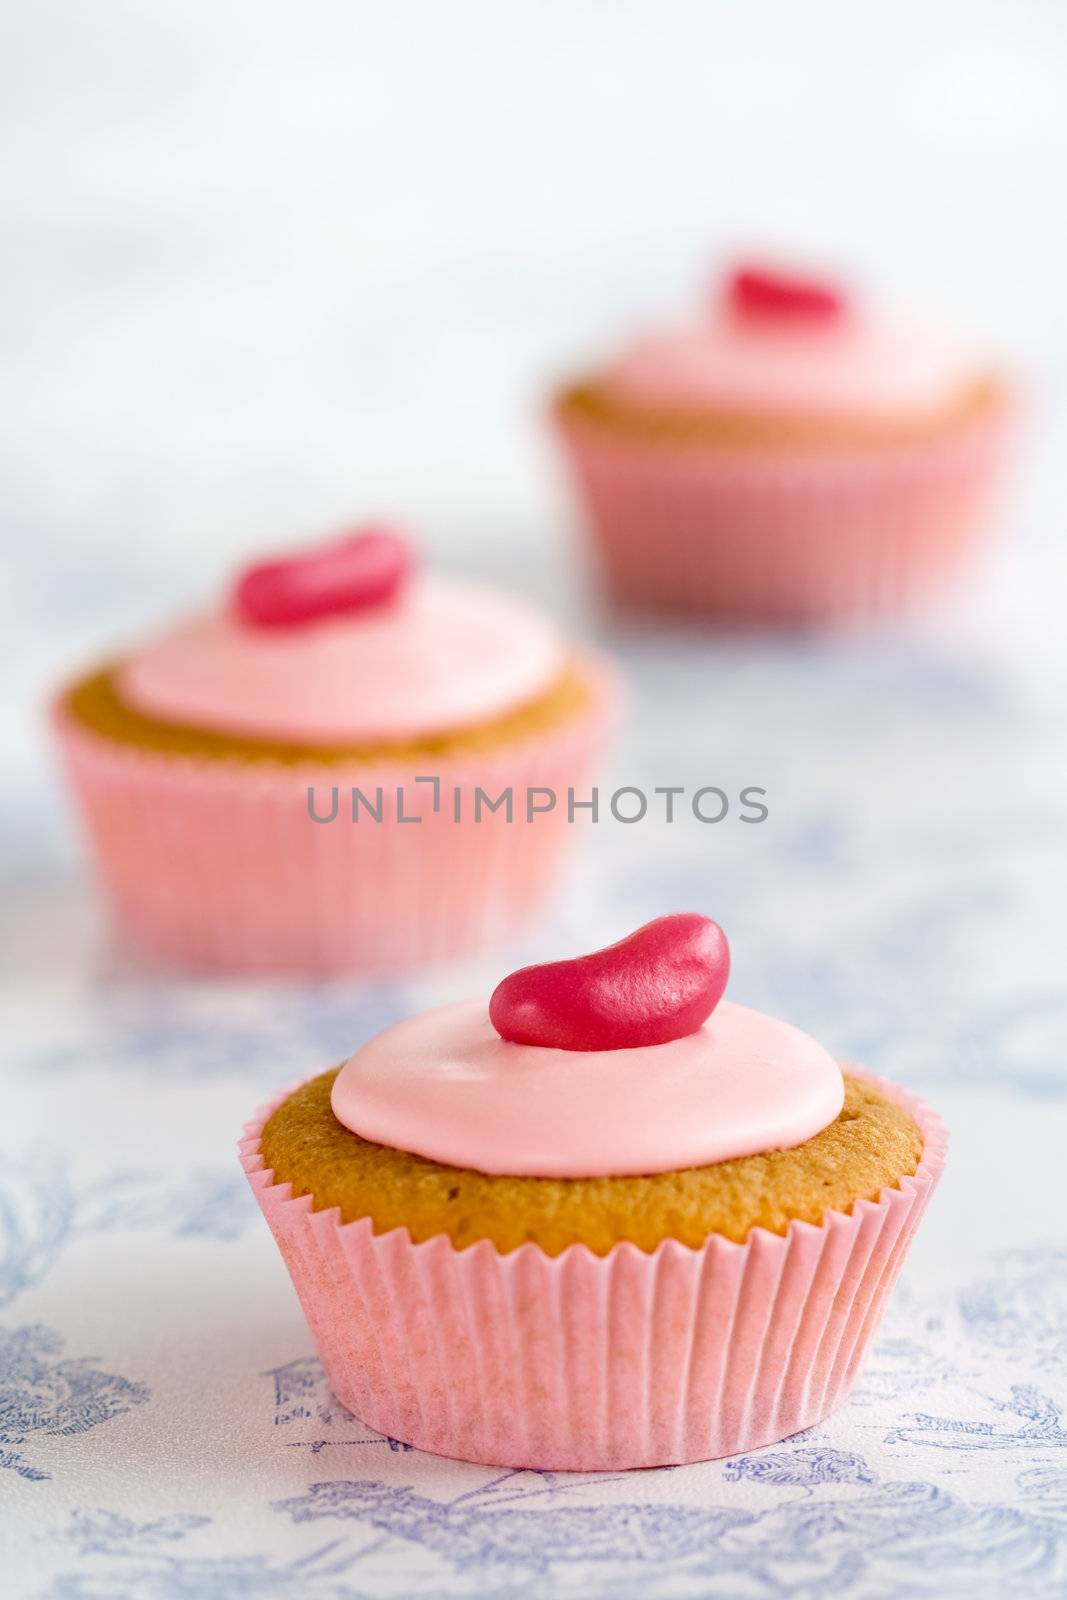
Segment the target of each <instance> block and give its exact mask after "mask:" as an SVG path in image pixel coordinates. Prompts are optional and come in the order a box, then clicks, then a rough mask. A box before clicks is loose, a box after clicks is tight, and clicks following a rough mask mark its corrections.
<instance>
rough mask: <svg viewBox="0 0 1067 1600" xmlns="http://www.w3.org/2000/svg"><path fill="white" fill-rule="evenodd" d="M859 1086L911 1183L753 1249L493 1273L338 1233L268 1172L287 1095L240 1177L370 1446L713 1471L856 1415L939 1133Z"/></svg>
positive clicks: (439, 1244)
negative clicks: (866, 1363)
mask: <svg viewBox="0 0 1067 1600" xmlns="http://www.w3.org/2000/svg"><path fill="white" fill-rule="evenodd" d="M848 1070H849V1071H850V1072H853V1071H857V1070H858V1069H855V1068H853V1067H849V1068H848ZM862 1076H864V1077H866V1078H869V1080H870V1081H871V1082H872V1083H874V1084H875V1085H876V1086H877V1087H878V1088H880V1089H881V1090H882V1091H883V1093H885V1094H886V1095H887V1096H889V1097H890V1098H891V1099H893V1100H894V1101H895V1102H897V1103H898V1104H899V1105H902V1106H904V1107H905V1108H906V1109H907V1110H908V1111H909V1112H910V1113H911V1115H912V1116H913V1117H914V1118H915V1120H916V1122H917V1123H918V1125H919V1127H920V1129H921V1131H922V1134H923V1139H924V1141H925V1143H924V1150H923V1155H922V1159H921V1161H920V1162H919V1166H918V1168H917V1170H916V1172H915V1174H914V1175H913V1176H911V1177H903V1178H901V1179H900V1181H899V1185H898V1186H897V1187H895V1188H886V1189H884V1190H883V1191H882V1193H881V1195H880V1196H879V1198H878V1200H877V1201H870V1200H858V1201H857V1202H856V1203H855V1205H854V1206H853V1209H852V1212H851V1214H850V1215H845V1214H844V1213H842V1212H836V1211H831V1212H829V1213H828V1214H827V1215H826V1217H825V1218H824V1220H823V1222H822V1223H821V1224H820V1225H819V1226H818V1227H816V1226H813V1225H812V1224H810V1223H807V1222H799V1221H798V1222H793V1223H791V1224H790V1227H789V1229H788V1231H787V1232H786V1234H785V1235H784V1236H780V1235H778V1234H772V1233H768V1232H767V1231H766V1230H764V1229H762V1228H754V1229H753V1230H752V1232H751V1234H750V1235H749V1237H748V1240H747V1241H746V1242H745V1243H744V1244H735V1243H733V1242H732V1241H731V1240H729V1239H725V1238H723V1237H722V1236H721V1235H712V1236H711V1237H710V1238H709V1239H708V1240H707V1241H706V1242H705V1243H704V1244H703V1245H702V1246H701V1247H700V1249H692V1248H691V1247H689V1246H687V1245H683V1244H681V1243H680V1242H679V1241H677V1240H673V1239H668V1240H665V1241H664V1242H663V1243H662V1244H660V1245H659V1246H658V1247H657V1248H656V1250H655V1251H654V1252H652V1253H651V1254H647V1253H645V1252H644V1251H641V1250H639V1249H638V1248H637V1247H636V1246H635V1245H633V1244H630V1243H626V1242H624V1243H620V1244H618V1245H616V1246H615V1247H614V1248H613V1249H612V1250H611V1251H610V1252H609V1254H608V1255H606V1256H596V1255H594V1254H593V1253H592V1252H591V1251H590V1250H588V1249H587V1248H586V1247H585V1246H584V1245H581V1244H575V1245H571V1246H569V1247H568V1248H567V1249H566V1250H564V1251H563V1252H562V1254H560V1255H558V1256H554V1257H552V1256H548V1255H546V1254H545V1253H544V1252H543V1251H542V1250H541V1249H540V1248H539V1247H538V1246H537V1245H536V1244H532V1243H531V1244H524V1245H520V1246H519V1248H518V1249H516V1250H513V1251H511V1252H510V1253H509V1254H507V1255H501V1254H500V1253H499V1251H498V1250H497V1249H496V1247H495V1246H494V1245H493V1244H492V1243H491V1242H490V1241H488V1240H480V1241H479V1242H478V1243H477V1244H474V1245H471V1246H469V1247H468V1248H466V1249H463V1250H460V1249H457V1248H456V1247H455V1246H454V1245H453V1244H452V1242H451V1240H450V1239H449V1238H448V1237H447V1236H445V1235H439V1236H437V1237H435V1238H432V1239H428V1240H425V1241H424V1242H422V1243H421V1244H413V1243H412V1241H411V1237H410V1235H409V1233H408V1232H407V1229H405V1228H398V1229H393V1230H391V1231H390V1232H388V1233H383V1234H376V1233H375V1232H374V1231H373V1229H372V1227H371V1224H370V1222H369V1220H367V1219H366V1218H364V1219H361V1220H359V1221H356V1222H349V1223H344V1224H342V1223H341V1222H340V1211H339V1208H337V1207H333V1208H331V1209H329V1210H323V1211H313V1210H312V1200H311V1197H310V1196H308V1195H305V1196H302V1197H300V1198H298V1199H294V1198H293V1197H292V1185H291V1184H288V1183H284V1184H278V1183H275V1182H274V1175H273V1173H272V1172H271V1171H270V1170H269V1169H267V1168H266V1167H265V1165H264V1161H263V1157H262V1155H261V1153H260V1136H261V1134H262V1131H263V1127H264V1125H265V1123H266V1121H267V1118H268V1117H269V1116H270V1114H271V1112H272V1111H273V1110H274V1109H275V1107H276V1106H278V1105H279V1104H280V1103H281V1102H282V1101H283V1100H284V1099H285V1098H286V1094H282V1095H279V1096H278V1097H277V1098H276V1099H275V1100H274V1101H272V1102H271V1104H270V1105H268V1106H265V1107H264V1108H263V1109H262V1110H261V1111H259V1112H258V1113H257V1115H256V1117H255V1118H254V1119H253V1120H252V1122H250V1123H249V1124H248V1126H247V1128H246V1129H245V1137H244V1138H243V1140H242V1141H241V1145H240V1151H241V1163H242V1166H243V1167H244V1170H245V1172H246V1174H247V1175H248V1180H249V1182H250V1184H251V1186H252V1189H253V1192H254V1193H255V1196H256V1199H257V1200H258V1202H259V1204H260V1207H261V1208H262V1210H263V1214H264V1216H265V1217H266V1219H267V1222H268V1223H269V1225H270V1228H271V1231H272V1232H273V1234H274V1237H275V1239H276V1241H277V1243H278V1246H279V1248H280V1249H281V1252H282V1255H283V1257H284V1259H285V1262H286V1265H287V1267H288V1269H289V1272H290V1275H291V1277H292V1280H293V1284H294V1286H295V1288H296V1292H297V1294H298V1296H299V1298H300V1302H301V1304H302V1306H303V1308H304V1312H305V1314H306V1316H307V1319H308V1322H309V1324H310V1327H311V1331H312V1335H313V1337H314V1339H315V1342H316V1345H317V1347H318V1351H319V1355H320V1357H321V1359H322V1363H323V1366H324V1368H325V1370H326V1373H327V1376H328V1378H329V1381H330V1384H331V1386H332V1388H333V1390H334V1393H335V1394H336V1395H337V1397H338V1398H339V1399H340V1400H341V1401H342V1402H343V1403H344V1404H345V1405H346V1406H347V1407H348V1408H349V1409H350V1410H351V1411H352V1412H354V1414H355V1415H356V1416H358V1417H360V1418H361V1419H362V1420H363V1421H364V1422H365V1423H367V1424H369V1425H370V1426H371V1427H373V1428H376V1429H378V1430H379V1432H381V1433H384V1434H387V1435H389V1436H390V1437H393V1438H396V1439H400V1440H402V1441H404V1442H405V1443H407V1444H412V1445H417V1446H418V1447H419V1448H420V1449H423V1450H430V1451H433V1452H434V1453H436V1454H438V1455H447V1456H455V1457H458V1458H460V1459H462V1460H469V1461H479V1462H483V1463H485V1464H486V1465H492V1466H504V1467H534V1468H541V1469H552V1470H559V1471H567V1470H573V1471H584V1472H590V1471H602V1470H609V1469H614V1468H625V1467H651V1466H662V1465H667V1464H679V1463H683V1462H691V1461H705V1460H711V1459H713V1458H715V1457H718V1456H725V1455H733V1454H736V1453H738V1452H740V1451H747V1450H753V1449H756V1448H758V1447H759V1446H760V1445H765V1444H771V1443H773V1442H775V1441H777V1440H780V1439H784V1438H786V1437H787V1436H788V1435H789V1434H793V1433H797V1432H799V1431H800V1430H801V1429H803V1428H809V1427H811V1426H812V1425H813V1424H814V1423H816V1422H819V1421H821V1419H822V1418H823V1417H825V1416H826V1415H827V1413H828V1412H830V1411H832V1410H833V1408H834V1407H835V1406H837V1405H838V1404H839V1403H840V1402H841V1401H842V1400H843V1399H844V1397H845V1396H846V1395H847V1393H848V1391H849V1389H850V1388H851V1386H852V1383H853V1381H854V1380H855V1378H856V1375H857V1373H858V1371H859V1367H860V1364H861V1362H862V1360H863V1357H864V1355H865V1353H866V1350H867V1347H868V1345H869V1343H870V1340H871V1337H872V1335H873V1333H874V1331H875V1329H876V1328H877V1326H878V1323H879V1320H880V1318H881V1314H882V1310H883V1306H884V1303H885V1298H886V1295H887V1294H888V1292H889V1290H890V1288H891V1287H892V1284H893V1282H894V1280H895V1278H896V1276H897V1273H898V1271H899V1269H900V1265H901V1262H902V1260H903V1257H904V1254H905V1252H906V1250H907V1247H908V1244H909V1241H910V1239H911V1236H912V1233H913V1232H914V1229H915V1227H916V1224H917V1223H918V1220H919V1217H920V1216H921V1215H922V1212H923V1210H924V1208H925V1206H926V1203H927V1201H928V1199H929V1197H930V1195H931V1193H932V1191H933V1189H934V1187H935V1185H936V1183H937V1180H938V1178H939V1176H940V1174H941V1170H942V1167H943V1165H944V1156H945V1145H946V1134H945V1130H944V1128H943V1126H942V1124H941V1122H940V1121H939V1120H938V1118H937V1117H936V1116H935V1115H934V1114H933V1112H931V1111H930V1110H929V1109H928V1108H927V1107H926V1106H925V1105H923V1104H922V1102H920V1101H918V1100H915V1099H914V1098H913V1097H912V1096H910V1095H908V1094H906V1093H905V1092H904V1091H902V1090H900V1089H897V1088H895V1087H894V1086H893V1085H891V1084H888V1083H885V1082H884V1081H883V1080H882V1079H880V1078H876V1077H873V1076H872V1075H870V1074H867V1073H863V1074H862ZM289 1092H291V1091H287V1093H289Z"/></svg>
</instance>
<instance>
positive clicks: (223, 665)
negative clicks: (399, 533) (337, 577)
mask: <svg viewBox="0 0 1067 1600" xmlns="http://www.w3.org/2000/svg"><path fill="white" fill-rule="evenodd" d="M564 660H565V652H564V647H563V643H562V641H561V639H560V638H559V635H558V634H557V633H556V631H555V629H554V628H553V627H552V626H551V624H550V623H548V622H547V621H546V620H545V619H543V618H542V617H541V616H540V615H539V614H538V613H537V612H536V611H534V610H532V609H531V608H530V607H529V606H527V605H525V604H524V603H522V602H521V601H519V600H516V599H513V598H511V597H510V596H507V595H504V594H500V593H498V592H496V591H495V590H492V589H487V588H482V587H480V586H476V585H473V584H461V583H456V582H451V581H447V580H445V579H443V578H435V577H422V578H416V579H414V580H413V581H412V583H411V584H410V586H409V587H408V588H407V589H406V590H405V592H404V594H403V596H402V597H401V598H400V599H399V600H398V601H397V602H396V603H395V604H393V605H390V606H384V607H381V608H379V609H376V610H374V611H367V612H363V613H360V614H359V615H357V616H331V617H324V618H322V619H320V620H318V621H315V622H312V623H309V624H307V625H305V626H304V627H300V628H276V629H267V628H253V627H249V626H246V625H245V624H244V623H242V622H241V621H240V620H239V618H238V617H236V616H235V615H234V614H233V613H232V612H230V611H225V610H220V611H214V612H211V613H209V614H207V615H206V616H198V617H193V618H192V619H191V620H189V621H185V622H181V623H179V624H178V625H177V627H175V628H173V629H172V630H171V631H170V632H169V633H167V634H165V635H164V636H163V637H162V638H160V639H158V640H156V641H155V642H154V643H151V644H149V645H147V646H145V648H144V649H142V650H140V651H138V652H137V653H136V654H134V655H133V656H132V657H131V659H130V660H129V661H127V662H126V664H125V665H124V666H123V668H122V669H121V671H120V688H121V692H122V694H123V696H124V697H125V698H126V699H127V700H128V701H129V703H130V704H131V705H133V706H134V707H136V708H137V709H138V710H140V711H143V712H145V713H147V714H148V715H150V716H154V717H157V718H159V719H160V720H162V721H166V722H175V723H181V724H185V725H189V726H194V727H206V728H211V729H213V730H218V731H220V732H225V733H234V734H239V735H245V736H248V737H261V738H267V739H272V738H275V739H299V740H301V741H305V742H307V741H321V742H322V743H327V744H329V743H337V744H341V743H345V742H349V741H352V742H358V741H360V740H373V739H403V738H407V737H411V736H419V735H431V734H435V733H442V732H448V731H450V730H452V729H456V728H462V727H465V726H468V725H470V724H472V723H477V722H481V721H484V720H486V719H488V718H492V717H495V716H499V715H502V714H504V713H506V712H508V711H510V710H512V709H514V708H515V707H516V706H520V705H522V704H523V703H524V702H525V701H527V700H531V699H534V698H536V696H537V695H538V694H540V693H541V692H542V691H543V690H544V689H546V688H547V687H548V685H549V684H550V683H551V682H552V680H553V678H555V677H556V676H557V675H558V674H559V672H561V671H562V669H563V664H564Z"/></svg>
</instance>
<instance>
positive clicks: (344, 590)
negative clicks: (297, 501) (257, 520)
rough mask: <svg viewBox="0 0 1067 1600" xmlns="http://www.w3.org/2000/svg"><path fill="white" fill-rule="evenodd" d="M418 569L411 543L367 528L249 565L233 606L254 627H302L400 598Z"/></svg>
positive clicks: (235, 587) (238, 583) (234, 598)
mask: <svg viewBox="0 0 1067 1600" xmlns="http://www.w3.org/2000/svg"><path fill="white" fill-rule="evenodd" d="M413 565H414V557H413V554H412V550H411V546H410V545H409V544H408V542H407V540H406V539H403V538H401V536H400V535H399V534H398V533H393V532H391V531H390V530H389V529H388V528H366V529H363V530H361V531H358V532H355V533H348V534H345V535H344V536H343V537H342V538H340V539H334V540H331V541H330V543H328V544H321V545H317V546H316V547H315V548H314V549H310V550H305V551H303V552H301V554H299V555H294V556H285V557H282V558H281V559H279V560H277V561H262V562H259V563H258V564H257V565H256V566H253V567H248V568H247V569H246V570H245V571H244V572H243V573H242V574H241V576H240V577H239V578H238V580H237V582H236V584H235V585H234V590H233V603H234V606H235V607H236V610H237V614H238V616H239V617H240V618H241V620H242V621H244V622H247V623H250V624H251V625H252V626H253V627H257V628H291V627H298V626H299V625H300V624H301V623H305V622H313V621H314V620H315V619H316V618H317V617H329V616H336V615H350V614H351V613H353V612H358V611H367V610H370V609H371V608H372V607H374V606H380V605H384V604H386V602H387V601H389V600H392V599H394V598H395V596H396V595H397V594H399V592H400V590H401V589H402V588H403V586H404V585H405V583H406V582H407V580H408V578H409V577H410V575H411V570H412V567H413Z"/></svg>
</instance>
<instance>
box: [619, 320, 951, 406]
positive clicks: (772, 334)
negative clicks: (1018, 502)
mask: <svg viewBox="0 0 1067 1600" xmlns="http://www.w3.org/2000/svg"><path fill="white" fill-rule="evenodd" d="M974 373H975V368H974V365H973V363H972V362H969V361H968V360H967V359H966V357H965V356H963V355H962V354H961V353H960V352H959V351H958V350H956V349H955V348H954V347H953V346H952V345H951V344H949V343H948V342H946V341H945V340H943V339H938V338H934V337H931V336H930V335H929V334H927V333H924V332H922V331H921V330H918V329H914V328H908V327H904V326H897V325H894V324H892V323H880V322H876V321H874V320H873V319H871V318H868V317H865V316H863V315H862V314H861V313H859V312H852V313H849V314H846V315H844V316H842V317H840V318H838V319H836V320H833V321H831V322H829V323H826V324H823V323H820V322H818V321H816V322H814V323H812V324H810V325H809V324H806V323H803V322H801V323H799V324H790V323H786V324H785V325H783V324H782V323H780V322H776V321H775V320H774V319H769V320H767V321H763V320H762V319H759V318H755V317H740V316H736V315H732V314H731V313H730V312H729V311H722V312H718V313H715V314H712V315H709V316H708V318H707V319H706V321H703V322H700V323H696V324H694V325H693V326H691V327H688V328H681V329H669V330H665V331H663V332H660V333H654V334H652V335H650V336H649V337H647V338H645V339H643V340H641V341H640V342H639V343H638V344H637V345H635V346H634V347H632V348H631V349H630V350H628V351H626V352H624V354H623V355H621V356H620V357H618V358H617V359H616V360H615V361H613V362H611V363H610V364H609V365H608V366H607V368H606V369H605V370H604V371H603V372H602V373H601V375H600V382H601V385H602V387H603V388H604V390H605V391H606V392H607V393H608V394H609V395H612V396H613V397H615V398H616V399H618V400H619V401H624V402H625V401H629V402H631V403H632V404H634V405H637V406H646V407H657V406H660V407H663V408H667V409H670V408H674V409H682V410H685V409H692V410H694V411H701V410H724V411H745V412H756V413H758V414H763V415H797V414H800V415H804V416H824V415H825V416H842V415H844V416H855V417H860V418H865V419H874V420H877V419H880V418H885V417H889V418H895V417H899V416H900V415H901V413H904V414H905V415H914V414H920V415H921V414H925V413H926V412H930V411H936V410H938V409H939V408H940V407H941V406H943V405H946V404H949V403H950V402H951V401H952V400H953V399H954V398H955V396H956V395H958V394H959V393H960V391H961V390H962V389H963V388H965V386H966V385H967V384H968V383H969V382H970V381H971V380H972V379H973V377H974Z"/></svg>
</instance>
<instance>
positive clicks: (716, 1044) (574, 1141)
mask: <svg viewBox="0 0 1067 1600" xmlns="http://www.w3.org/2000/svg"><path fill="white" fill-rule="evenodd" d="M843 1101H844V1082H843V1079H842V1077H841V1071H840V1068H839V1067H838V1065H837V1063H836V1062H835V1060H834V1058H833V1057H832V1056H831V1055H830V1054H829V1053H828V1052H827V1051H826V1050H824V1049H823V1048H822V1046H821V1045H819V1044H817V1043H816V1042H815V1040H814V1039H811V1038H809V1037H808V1035H807V1034H805V1033H801V1032H800V1030H799V1029H798V1028H793V1027H791V1026H790V1025H789V1024H788V1023H785V1022H778V1021H777V1020H776V1019H775V1018H774V1017H768V1016H765V1015H764V1014H763V1013H762V1012H759V1011H752V1010H750V1009H749V1008H748V1007H746V1006H739V1005H733V1004H731V1003H730V1002H729V1001H722V1002H720V1004H719V1005H718V1006H717V1007H716V1009H715V1011H714V1012H713V1013H712V1015H711V1016H710V1017H709V1019H708V1021H707V1022H706V1023H705V1024H704V1026H703V1027H702V1028H700V1029H698V1030H697V1032H696V1033H692V1034H688V1035H687V1036H686V1037H685V1038H682V1039H672V1040H671V1041H670V1042H669V1043H667V1044H659V1045H651V1046H645V1047H643V1048H640V1049H624V1050H583V1051H573V1050H555V1049H546V1048H543V1047H541V1046H536V1045H523V1044H514V1043H509V1042H507V1041H505V1040H503V1039H501V1038H500V1036H499V1035H498V1034H497V1032H496V1030H495V1029H494V1027H493V1026H492V1024H491V1022H490V1021H489V1015H488V1011H487V1009H486V1006H485V1004H484V1002H479V1001H472V1002H466V1003H463V1004H460V1005H449V1006H442V1007H440V1008H439V1009H437V1010H434V1011H429V1012H426V1013H424V1014H423V1015H422V1016H417V1017H412V1018H410V1019H409V1020H408V1021H406V1022H401V1023H399V1024H397V1026H395V1027H392V1028H388V1029H387V1030H386V1031H385V1032H384V1033H381V1034H379V1035H378V1036H377V1038H375V1039H371V1040H370V1041H369V1042H368V1043H367V1044H365V1045H364V1046H363V1047H362V1048H361V1049H360V1050H357V1051H356V1053H355V1055H354V1056H352V1057H350V1059H349V1060H348V1061H347V1062H346V1063H345V1065H344V1066H343V1067H342V1069H341V1071H340V1073H339V1074H338V1076H337V1078H336V1080H335V1082H334V1086H333V1110H334V1114H335V1115H336V1116H337V1118H338V1120H339V1121H340V1122H342V1123H343V1124H344V1125H345V1127H346V1128H350V1129H351V1130H352V1132H353V1133H358V1134H360V1135H361V1136H362V1137H363V1138H365V1139H370V1140H372V1141H373V1142H374V1143H376V1144H385V1145H390V1146H392V1147H393V1148H394V1149H398V1150H407V1151H410V1152H411V1153H412V1154H414V1155H420V1156H425V1157H427V1158H428V1159H430V1160H433V1161H441V1162H444V1163H445V1164H446V1165H449V1166H456V1167H468V1168H473V1169H474V1170H475V1171H478V1172H488V1173H505V1174H518V1175H522V1176H526V1177H536V1178H593V1177H605V1176H612V1177H623V1176H626V1175H627V1174H634V1173H654V1172H668V1171H673V1170H676V1169H679V1168H684V1167H692V1166H703V1165H706V1164H708V1163H710V1162H714V1161H727V1160H730V1159H732V1158H734V1157H737V1156H746V1155H753V1154H756V1153H758V1152H762V1151H767V1150H783V1149H789V1148H790V1147H791V1146H793V1145H797V1144H802V1143H803V1142H804V1140H806V1139H810V1138H812V1137H813V1136H814V1135H815V1134H816V1133H818V1132H819V1131H820V1130H821V1129H822V1128H825V1127H827V1126H828V1124H829V1123H831V1122H832V1121H833V1120H834V1118H835V1117H836V1116H837V1115H838V1113H839V1112H840V1110H841V1106H842V1104H843Z"/></svg>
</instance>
